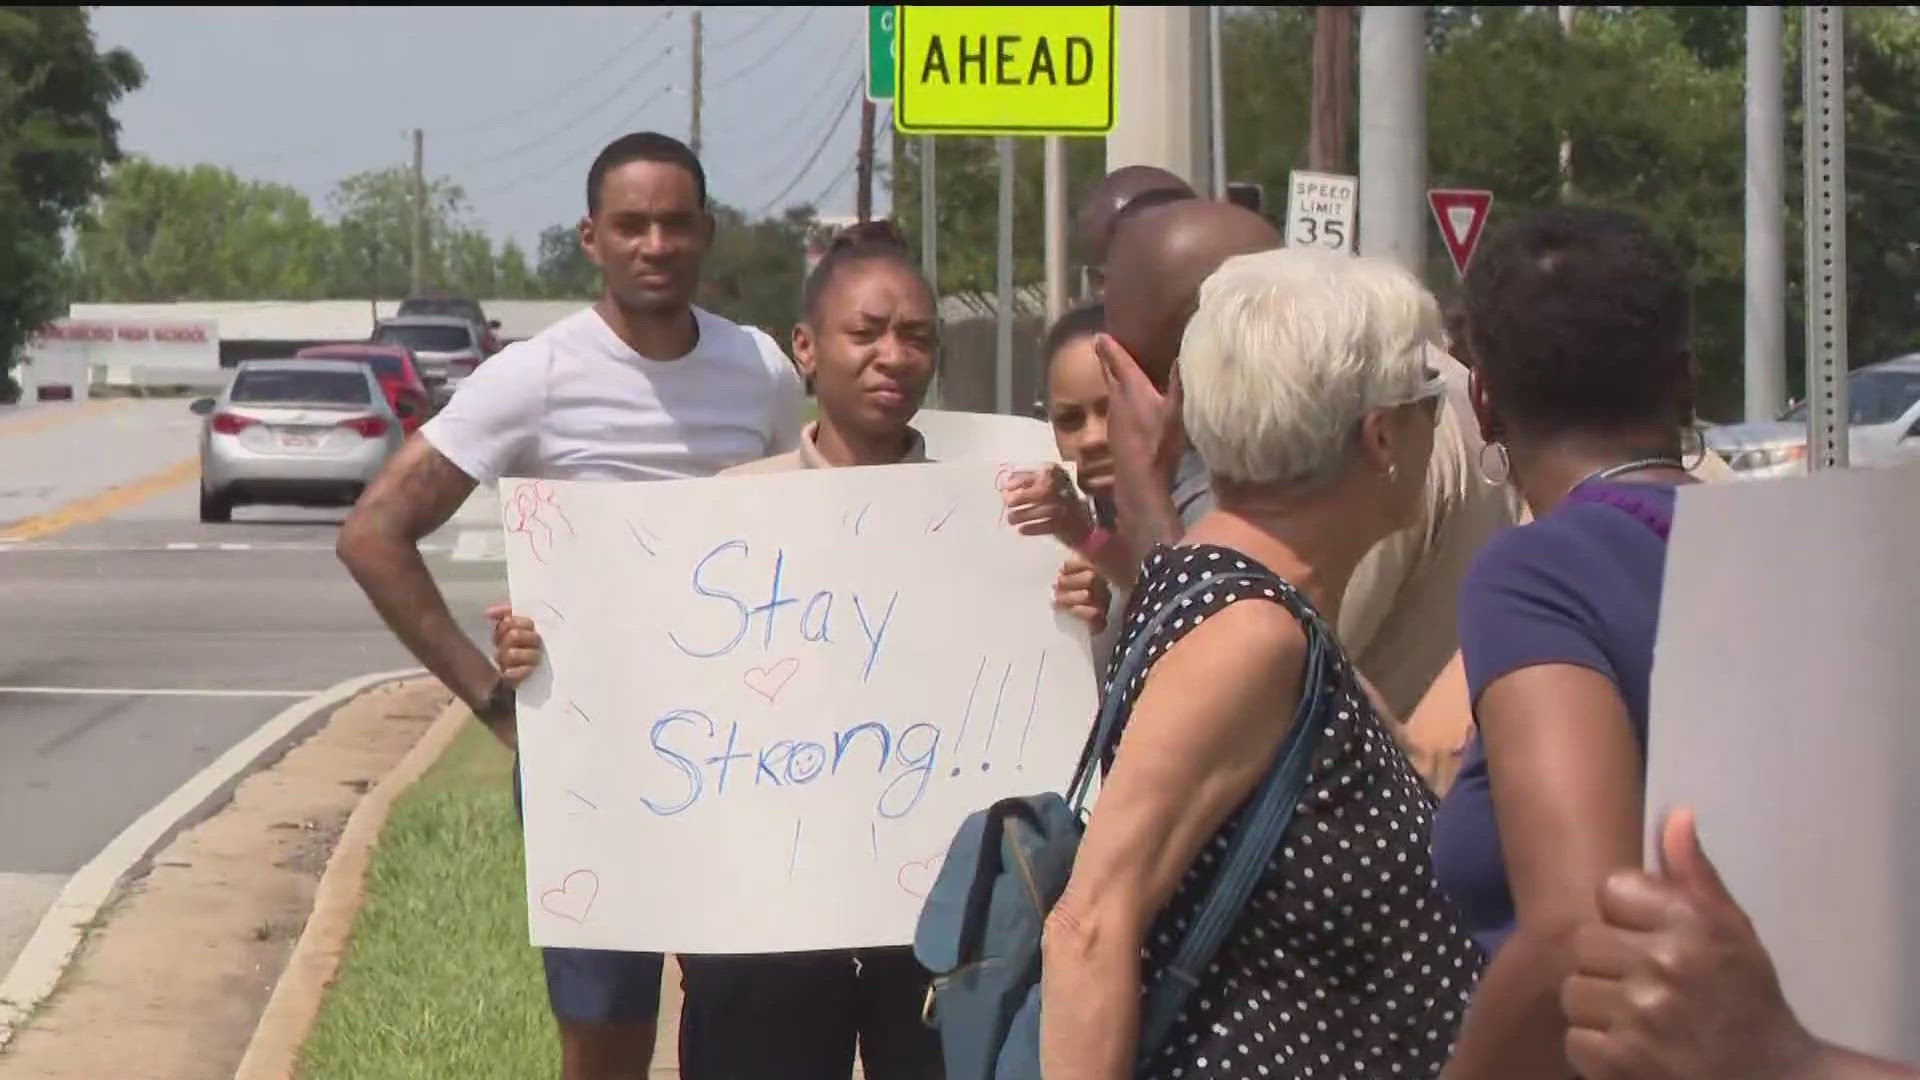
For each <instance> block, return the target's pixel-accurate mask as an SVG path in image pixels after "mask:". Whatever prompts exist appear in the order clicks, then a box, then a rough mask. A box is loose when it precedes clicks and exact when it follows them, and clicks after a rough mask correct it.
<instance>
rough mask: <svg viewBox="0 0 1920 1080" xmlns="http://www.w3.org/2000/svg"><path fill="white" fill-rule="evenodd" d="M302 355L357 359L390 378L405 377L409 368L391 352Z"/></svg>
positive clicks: (320, 358)
mask: <svg viewBox="0 0 1920 1080" xmlns="http://www.w3.org/2000/svg"><path fill="white" fill-rule="evenodd" d="M301 355H303V356H312V357H313V358H314V359H316V360H355V361H358V362H360V363H362V364H366V365H368V366H369V367H371V368H373V373H374V374H375V375H380V376H383V377H385V378H389V379H399V378H404V377H405V376H406V374H407V369H406V367H405V366H404V365H402V364H401V363H400V358H399V357H397V356H393V355H391V354H389V353H324V352H322V353H303V354H301Z"/></svg>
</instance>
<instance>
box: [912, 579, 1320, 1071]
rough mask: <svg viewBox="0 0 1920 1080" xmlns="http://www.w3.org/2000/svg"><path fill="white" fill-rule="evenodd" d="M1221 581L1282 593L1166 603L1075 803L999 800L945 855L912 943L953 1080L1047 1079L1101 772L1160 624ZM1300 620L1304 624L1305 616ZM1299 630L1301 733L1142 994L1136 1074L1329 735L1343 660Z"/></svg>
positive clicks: (1296, 723) (1090, 744)
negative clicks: (1062, 911) (1090, 811)
mask: <svg viewBox="0 0 1920 1080" xmlns="http://www.w3.org/2000/svg"><path fill="white" fill-rule="evenodd" d="M1223 580H1233V581H1242V580H1252V581H1254V582H1256V583H1263V584H1269V585H1274V586H1276V587H1278V588H1285V587H1286V586H1285V583H1284V582H1280V581H1279V580H1278V579H1276V578H1273V577H1272V576H1270V575H1266V574H1238V573H1236V574H1233V575H1230V576H1226V575H1223V576H1220V577H1213V578H1208V579H1204V580H1201V581H1197V582H1194V583H1193V584H1192V585H1190V586H1189V587H1187V588H1186V589H1184V590H1183V591H1181V592H1180V593H1179V594H1178V595H1176V596H1174V597H1173V598H1172V599H1170V600H1168V601H1167V602H1166V603H1164V604H1162V605H1161V606H1160V608H1159V610H1158V611H1156V612H1154V614H1153V617H1152V618H1151V619H1150V620H1149V621H1148V622H1147V623H1146V625H1144V626H1142V627H1141V628H1140V630H1139V632H1138V633H1136V634H1135V635H1134V637H1133V639H1132V641H1131V642H1130V643H1129V644H1128V647H1127V651H1126V652H1125V654H1124V655H1123V656H1122V659H1121V661H1120V663H1119V665H1118V666H1117V667H1116V668H1114V671H1113V677H1112V679H1111V680H1110V682H1109V684H1108V685H1109V689H1108V692H1107V694H1106V697H1105V700H1103V701H1102V702H1101V706H1100V717H1099V722H1098V723H1097V724H1096V725H1095V726H1094V730H1093V732H1092V735H1091V737H1090V738H1089V739H1088V741H1087V745H1086V747H1085V749H1083V750H1082V752H1081V755H1080V764H1079V766H1078V767H1077V768H1076V769H1075V770H1074V776H1073V782H1072V783H1071V784H1069V785H1068V788H1067V794H1066V795H1065V796H1064V797H1062V796H1061V795H1058V794H1055V793H1053V792H1046V793H1043V794H1039V795H1029V796H1026V797H1024V798H1012V799H1002V800H1000V801H999V802H996V803H994V804H993V805H992V806H989V807H987V808H986V809H985V810H981V811H979V812H977V813H974V814H973V815H971V816H969V817H968V818H967V820H966V821H965V822H963V823H962V824H961V826H960V829H959V832H958V833H956V834H955V836H954V838H953V843H952V844H951V845H950V846H949V847H948V848H947V857H946V862H945V863H943V864H942V865H941V867H940V873H939V876H938V878H937V879H936V880H935V882H934V886H933V889H932V890H931V891H930V892H929V894H928V896H927V899H926V902H925V904H924V906H922V907H921V909H920V921H919V925H918V926H917V928H916V930H915V934H914V941H913V951H914V956H915V957H917V958H918V959H919V961H920V963H921V965H922V966H924V967H925V968H926V969H927V970H928V971H930V972H932V973H933V976H934V978H933V985H932V988H931V989H930V990H929V991H928V993H927V1005H926V1019H927V1022H928V1023H929V1024H931V1025H932V1026H934V1027H936V1028H938V1029H939V1032H940V1042H941V1047H942V1055H943V1057H944V1058H945V1061H946V1080H1040V1008H1041V1004H1040V934H1041V929H1042V927H1043V925H1044V924H1045V922H1046V918H1047V912H1048V911H1050V910H1052V908H1053V905H1054V903H1055V901H1057V900H1058V899H1059V897H1060V893H1061V891H1062V890H1064V889H1065V888H1066V884H1067V875H1068V874H1069V873H1071V872H1072V870H1073V859H1074V854H1075V853H1076V852H1077V851H1078V850H1079V847H1080V836H1081V833H1082V831H1083V830H1084V828H1085V826H1084V824H1083V822H1084V819H1085V817H1086V813H1087V811H1086V801H1087V796H1088V794H1089V792H1090V790H1091V787H1092V783H1093V774H1094V769H1095V768H1096V767H1097V763H1098V762H1099V760H1100V758H1101V755H1102V754H1103V753H1104V751H1105V749H1106V747H1107V744H1108V741H1109V740H1110V739H1111V738H1112V737H1113V734H1114V728H1115V726H1116V725H1117V724H1118V722H1119V718H1120V713H1121V711H1122V709H1124V708H1126V707H1127V706H1126V701H1127V691H1128V688H1129V687H1130V686H1131V685H1132V683H1133V676H1134V673H1135V672H1137V671H1138V670H1139V669H1140V665H1141V664H1142V662H1143V661H1144V659H1145V653H1146V648H1147V645H1148V643H1149V642H1151V641H1152V640H1153V637H1154V635H1155V633H1156V631H1158V630H1159V628H1160V625H1161V624H1162V623H1163V622H1165V621H1166V620H1167V619H1168V618H1170V617H1171V616H1172V614H1173V613H1174V612H1175V611H1177V610H1179V609H1180V608H1181V607H1182V606H1183V605H1184V603H1185V602H1186V601H1188V600H1190V599H1192V598H1193V597H1194V596H1196V595H1198V594H1199V593H1201V592H1204V591H1206V590H1209V589H1217V588H1219V587H1220V585H1221V584H1222V582H1223ZM1290 606H1291V605H1290ZM1294 614H1296V615H1303V612H1302V611H1301V610H1298V609H1296V610H1295V611H1294ZM1302 622H1303V625H1304V626H1305V628H1306V631H1307V662H1306V674H1305V677H1304V679H1303V680H1302V682H1301V687H1302V694H1301V700H1300V707H1299V709H1298V710H1297V711H1296V712H1295V714H1294V718H1293V727H1292V728H1291V729H1290V730H1289V731H1288V733H1287V737H1286V740H1285V741H1284V742H1283V743H1282V744H1281V747H1280V750H1279V752H1278V754H1277V756H1276V758H1275V763H1274V766H1273V769H1272V771H1271V772H1270V773H1269V774H1268V776H1267V778H1266V780H1265V781H1264V782H1263V783H1262V784H1261V786H1260V787H1259V788H1258V789H1257V790H1256V791H1255V792H1254V793H1253V796H1252V797H1251V798H1250V799H1249V800H1248V802H1247V803H1246V805H1245V806H1244V807H1243V809H1242V816H1241V819H1240V820H1241V825H1240V827H1239V829H1238V830H1237V832H1236V834H1235V836H1234V838H1233V842H1232V844H1231V846H1230V848H1229V850H1228V853H1227V857H1226V859H1225V860H1224V861H1223V862H1222V864H1221V870H1220V873H1219V877H1218V878H1217V879H1216V880H1215V882H1214V884H1213V887H1212V890H1211V891H1210V892H1209V893H1208V895H1207V898H1206V902H1205V903H1204V904H1203V905H1202V906H1201V908H1200V911H1199V914H1198V916H1197V917H1196V918H1195V919H1194V920H1193V923H1192V925H1191V927H1190V928H1189V929H1188V931H1187V934H1186V937H1185V939H1184V940H1183V941H1182V942H1181V943H1180V948H1179V951H1178V952H1177V953H1176V954H1175V956H1174V960H1173V963H1172V965H1171V966H1170V967H1169V968H1168V970H1167V972H1166V977H1163V978H1161V979H1160V980H1158V981H1157V982H1155V984H1154V985H1152V986H1149V987H1147V988H1146V990H1147V995H1146V998H1145V1000H1144V1002H1143V1003H1142V1010H1141V1023H1140V1046H1139V1057H1138V1061H1139V1063H1140V1067H1144V1066H1145V1064H1146V1062H1147V1061H1148V1059H1149V1058H1150V1057H1151V1056H1152V1055H1153V1054H1154V1053H1156V1052H1157V1051H1158V1050H1159V1049H1160V1047H1161V1046H1163V1045H1164V1044H1165V1042H1166V1039H1167V1038H1168V1036H1169V1035H1170V1034H1171V1031H1172V1027H1173V1024H1174V1021H1175V1020H1176V1019H1177V1018H1178V1017H1179V1015H1180V1009H1181V1006H1182V1005H1183V1004H1184V1002H1185V1000H1186V996H1187V993H1188V992H1189V991H1190V990H1192V989H1193V987H1194V986H1195V985H1197V983H1198V981H1199V978H1200V976H1201V974H1202V973H1204V972H1205V971H1206V970H1207V966H1208V964H1210V963H1211V962H1212V960H1213V955H1214V953H1215V952H1216V951H1218V950H1219V948H1220V945H1221V943H1222V941H1223V940H1224V939H1225V937H1226V935H1227V932H1228V930H1229V929H1231V928H1232V926H1233V923H1234V921H1235V920H1236V919H1237V918H1239V915H1240V912H1241V909H1242V908H1243V907H1245V905H1246V902H1247V897H1248V896H1249V895H1250V894H1251V893H1252V891H1253V888H1254V885H1255V884H1256V883H1257V882H1258V881H1259V878H1260V876H1261V874H1262V872H1263V871H1264V870H1265V868H1266V865H1267V862H1268V861H1269V860H1270V859H1272V857H1273V852H1274V849H1275V848H1276V847H1278V846H1279V844H1280V839H1281V837H1282V836H1283V835H1284V834H1285V833H1286V831H1287V824H1288V822H1289V821H1290V820H1291V819H1292V817H1293V810H1294V807H1295V806H1296V805H1297V804H1298V803H1299V801H1300V796H1301V793H1302V791H1303V789H1304V788H1305V786H1306V782H1307V774H1308V767H1309V765H1310V764H1311V762H1312V758H1313V749H1314V746H1315V744H1316V742H1317V741H1318V736H1319V732H1320V727H1321V724H1322V721H1321V720H1320V718H1319V716H1318V714H1319V712H1320V710H1321V705H1322V700H1323V698H1324V697H1325V694H1324V693H1323V692H1322V687H1323V685H1324V683H1325V681H1326V674H1327V665H1328V664H1329V663H1333V662H1335V661H1334V659H1333V657H1332V656H1331V655H1330V654H1331V652H1332V650H1331V648H1330V635H1329V634H1328V632H1327V630H1326V628H1325V626H1324V625H1323V624H1322V623H1321V622H1320V620H1319V619H1318V618H1317V617H1316V616H1313V615H1312V613H1311V612H1310V611H1308V612H1305V613H1304V615H1303V618H1302ZM1136 1071H1138V1070H1136Z"/></svg>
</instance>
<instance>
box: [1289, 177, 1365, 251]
mask: <svg viewBox="0 0 1920 1080" xmlns="http://www.w3.org/2000/svg"><path fill="white" fill-rule="evenodd" d="M1359 203H1360V179H1359V177H1355V176H1336V175H1334V174H1333V173H1320V172H1306V171H1303V170H1299V169H1296V170H1294V171H1293V172H1291V173H1289V174H1287V246H1288V247H1318V248H1327V249H1329V250H1331V251H1344V252H1346V253H1347V254H1349V255H1351V254H1353V251H1354V246H1353V245H1354V233H1353V216H1354V211H1355V209H1356V208H1357V207H1358V206H1359Z"/></svg>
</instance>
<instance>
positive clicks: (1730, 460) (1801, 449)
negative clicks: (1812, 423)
mask: <svg viewBox="0 0 1920 1080" xmlns="http://www.w3.org/2000/svg"><path fill="white" fill-rule="evenodd" d="M1806 456H1807V448H1806V446H1805V445H1804V444H1796V445H1793V446H1763V447H1760V448H1758V449H1755V450H1742V451H1739V452H1738V453H1734V454H1731V455H1728V457H1727V465H1728V466H1729V467H1731V468H1732V469H1733V470H1734V471H1735V472H1747V471H1750V470H1753V469H1770V468H1774V467H1776V466H1779V465H1789V464H1792V463H1793V462H1796V461H1802V460H1805V458H1806Z"/></svg>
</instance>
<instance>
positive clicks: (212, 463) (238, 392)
mask: <svg viewBox="0 0 1920 1080" xmlns="http://www.w3.org/2000/svg"><path fill="white" fill-rule="evenodd" d="M191 408H192V410H193V412H194V413H195V414H197V415H199V416H203V417H205V418H206V421H205V423H204V424H202V425H201V428H200V520H201V521H209V522H219V521H231V520H232V519H233V511H234V508H235V507H237V506H242V505H245V504H248V503H280V504H289V505H294V506H350V505H352V504H353V503H354V502H355V501H356V500H357V499H359V498H360V493H361V491H363V490H365V488H366V486H367V484H369V483H370V482H372V480H373V478H374V476H375V474H377V473H378V472H379V471H380V467H381V466H382V465H384V464H386V461H387V458H389V457H391V456H392V455H393V454H394V452H395V451H397V450H399V449H400V443H401V440H402V438H403V436H402V434H401V430H400V418H399V417H398V416H396V415H395V414H394V411H393V407H392V406H391V405H388V404H387V397H386V395H385V394H384V393H382V392H381V390H380V384H379V381H378V380H377V379H375V377H374V374H373V369H372V368H371V367H369V366H368V365H367V364H364V363H361V362H359V361H353V360H248V361H245V362H243V363H241V364H240V366H239V367H238V368H237V369H235V371H234V375H233V381H232V382H230V383H228V384H227V388H226V389H225V390H223V391H221V393H220V396H219V397H213V398H201V399H200V400H198V401H195V402H194V403H193V405H192V406H191Z"/></svg>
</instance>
